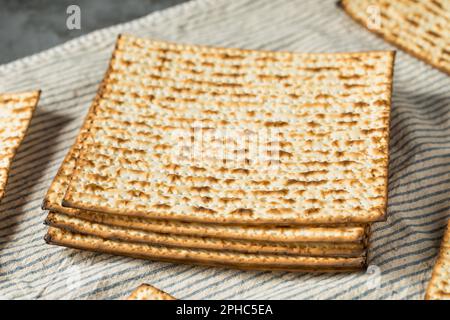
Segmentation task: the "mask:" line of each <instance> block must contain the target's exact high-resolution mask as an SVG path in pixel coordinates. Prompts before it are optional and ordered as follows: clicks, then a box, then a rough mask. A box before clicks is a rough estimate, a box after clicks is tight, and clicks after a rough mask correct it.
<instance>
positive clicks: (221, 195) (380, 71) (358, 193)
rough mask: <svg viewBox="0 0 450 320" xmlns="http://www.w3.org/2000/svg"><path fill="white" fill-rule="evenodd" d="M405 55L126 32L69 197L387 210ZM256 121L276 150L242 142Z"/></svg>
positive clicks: (354, 214) (192, 209)
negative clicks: (200, 41) (297, 49)
mask: <svg viewBox="0 0 450 320" xmlns="http://www.w3.org/2000/svg"><path fill="white" fill-rule="evenodd" d="M393 60H394V52H388V51H385V52H366V53H341V54H292V53H285V52H262V51H248V50H238V49H222V48H208V47H201V46H189V45H179V44H172V43H166V42H159V41H152V40H146V39H139V38H134V37H130V36H122V37H120V38H119V40H118V43H117V47H116V50H115V52H114V56H113V58H112V61H111V64H110V70H109V72H108V73H107V75H106V78H105V79H104V82H103V85H102V87H101V89H100V91H99V99H98V108H97V109H96V114H95V116H94V119H93V121H92V125H91V127H90V132H89V135H88V136H87V138H86V139H85V140H84V141H83V149H82V152H81V154H80V156H79V159H78V162H77V168H76V170H75V173H74V175H73V179H72V181H71V183H70V185H69V189H68V191H67V193H66V196H65V199H64V202H63V205H65V206H68V207H73V208H79V209H86V210H92V211H101V212H109V213H114V214H124V215H137V216H143V217H152V218H165V219H179V220H185V221H200V222H215V223H249V224H261V223H292V224H305V223H311V224H318V223H321V224H325V223H348V222H372V221H378V220H381V219H383V218H384V216H385V209H386V201H387V199H386V193H387V166H388V131H389V111H390V99H391V87H392V72H393ZM215 129H218V130H220V133H218V132H217V131H218V130H215ZM212 130H215V131H214V133H213V134H211V135H209V136H208V135H207V133H208V132H210V131H212ZM223 132H225V134H224V139H222V138H220V137H219V138H217V135H219V136H220V134H221V133H223ZM243 132H244V133H247V134H249V135H253V134H254V135H256V137H257V138H258V144H260V145H261V144H262V145H263V147H266V146H270V150H265V151H264V156H260V155H255V154H253V153H252V151H250V152H249V151H248V149H252V148H246V147H243V146H242V145H239V146H238V145H237V144H240V143H241V142H242V141H238V140H239V138H240V137H242V134H243ZM198 135H201V137H202V139H200V141H201V143H200V142H199V140H196V139H197V138H198ZM180 137H181V138H180ZM183 137H187V139H186V141H187V143H190V142H193V144H194V146H187V149H188V150H187V151H186V145H184V144H183V143H184V142H180V140H183ZM207 137H208V138H207ZM234 137H237V138H234ZM207 139H210V141H208V143H206V142H205V140H207ZM249 139H250V138H249ZM224 140H225V141H226V146H225V147H226V148H228V144H229V142H230V140H232V141H231V144H232V145H233V147H232V148H231V152H230V150H225V151H223V150H222V151H223V153H224V154H225V156H224V157H221V156H220V152H221V151H220V150H218V149H220V148H223V147H224V143H222V142H223V141H224ZM274 145H275V147H274ZM190 148H193V149H195V150H191V149H190ZM259 148H260V147H259V146H258V148H257V150H259ZM242 150H246V151H245V154H244V156H243V158H239V159H236V158H230V157H229V156H230V153H231V155H236V154H240V152H242ZM191 151H192V153H191ZM253 151H255V150H253ZM255 152H258V151H255ZM250 153H251V154H250ZM241 155H242V154H241ZM267 155H268V156H267ZM266 156H267V157H266ZM225 160H226V161H225Z"/></svg>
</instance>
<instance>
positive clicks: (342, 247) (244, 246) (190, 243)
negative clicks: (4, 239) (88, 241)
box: [46, 213, 365, 257]
mask: <svg viewBox="0 0 450 320" xmlns="http://www.w3.org/2000/svg"><path fill="white" fill-rule="evenodd" d="M46 223H47V224H48V225H50V226H52V227H56V228H60V229H66V230H69V231H71V232H75V233H80V234H87V235H93V236H98V237H100V238H103V239H109V240H118V241H126V242H138V243H148V244H155V245H163V246H168V247H182V248H194V249H207V250H221V251H222V250H225V251H236V252H247V253H282V254H291V255H301V256H327V257H329V256H332V257H333V256H334V257H360V256H363V255H365V248H364V244H363V243H343V244H335V243H273V242H272V243H271V242H260V241H242V240H224V239H217V238H207V237H204V236H202V235H200V236H198V237H193V236H179V235H172V234H161V233H155V232H148V231H138V230H132V229H128V228H121V227H112V226H108V225H104V224H100V223H92V222H89V221H86V220H82V219H78V218H75V217H70V216H67V215H63V214H58V213H50V214H49V215H48V217H47V219H46Z"/></svg>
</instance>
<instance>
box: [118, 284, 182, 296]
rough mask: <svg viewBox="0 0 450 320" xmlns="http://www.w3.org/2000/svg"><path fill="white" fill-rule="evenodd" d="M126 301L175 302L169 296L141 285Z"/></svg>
mask: <svg viewBox="0 0 450 320" xmlns="http://www.w3.org/2000/svg"><path fill="white" fill-rule="evenodd" d="M127 300H176V299H175V298H174V297H172V296H171V295H170V294H167V293H165V292H164V291H161V290H159V289H156V288H155V287H153V286H151V285H148V284H141V285H140V286H139V287H137V288H136V290H134V291H133V292H132V293H131V295H130V296H129V297H128V298H127Z"/></svg>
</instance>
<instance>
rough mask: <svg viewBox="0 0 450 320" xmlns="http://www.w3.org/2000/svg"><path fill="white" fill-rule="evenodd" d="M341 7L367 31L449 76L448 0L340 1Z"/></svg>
mask: <svg viewBox="0 0 450 320" xmlns="http://www.w3.org/2000/svg"><path fill="white" fill-rule="evenodd" d="M342 4H343V6H344V8H345V10H346V11H347V12H348V13H349V14H350V16H351V17H352V18H353V19H355V20H356V21H358V22H359V23H361V24H362V25H363V26H365V27H366V28H368V29H369V30H370V31H373V32H375V33H377V34H379V35H381V36H382V37H383V38H384V39H386V40H387V41H389V42H391V43H393V44H395V45H396V46H398V47H400V48H402V49H404V50H405V51H407V52H409V53H410V54H412V55H414V56H416V57H418V58H420V59H422V60H424V61H426V62H428V63H430V64H431V65H433V66H434V67H436V68H438V69H440V70H442V71H444V72H446V73H448V74H450V1H448V0H401V1H391V0H343V1H342Z"/></svg>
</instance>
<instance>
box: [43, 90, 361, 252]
mask: <svg viewBox="0 0 450 320" xmlns="http://www.w3.org/2000/svg"><path fill="white" fill-rule="evenodd" d="M96 106H97V99H96V101H95V102H94V103H93V105H92V107H91V109H90V111H89V112H88V115H87V117H86V120H85V123H84V125H83V126H82V129H81V130H80V134H79V136H78V138H77V140H76V142H75V144H74V145H73V146H72V148H71V149H70V151H69V153H68V154H67V156H66V157H65V159H64V161H63V163H62V164H61V167H60V169H59V170H58V173H57V175H56V176H55V178H54V180H53V182H52V184H51V186H50V188H49V190H48V192H47V195H46V197H45V200H44V203H43V208H44V209H46V210H50V211H56V212H59V213H64V214H67V215H70V216H74V217H78V218H81V219H83V220H87V221H91V222H96V223H101V224H106V225H112V226H119V227H125V228H130V229H137V230H143V231H151V232H158V233H170V234H180V235H194V236H195V235H202V236H208V237H215V238H222V239H241V240H257V241H270V242H333V243H338V242H339V243H340V242H362V241H363V240H364V238H365V233H366V232H365V229H366V227H365V226H363V225H353V226H352V225H349V226H344V225H340V226H333V227H329V226H328V225H327V227H324V226H246V225H220V224H211V223H209V224H202V223H195V222H181V221H165V220H155V219H145V218H139V217H129V216H120V215H111V214H104V213H96V212H91V211H86V210H78V209H73V208H66V207H63V206H62V205H61V203H62V200H63V197H64V194H65V192H66V190H67V187H68V184H69V180H70V178H71V177H72V176H73V171H74V169H75V162H76V159H77V157H78V154H79V147H80V143H81V141H83V140H84V139H85V137H86V134H87V132H88V129H89V126H90V123H91V120H92V118H93V116H94V111H95V107H96Z"/></svg>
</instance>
